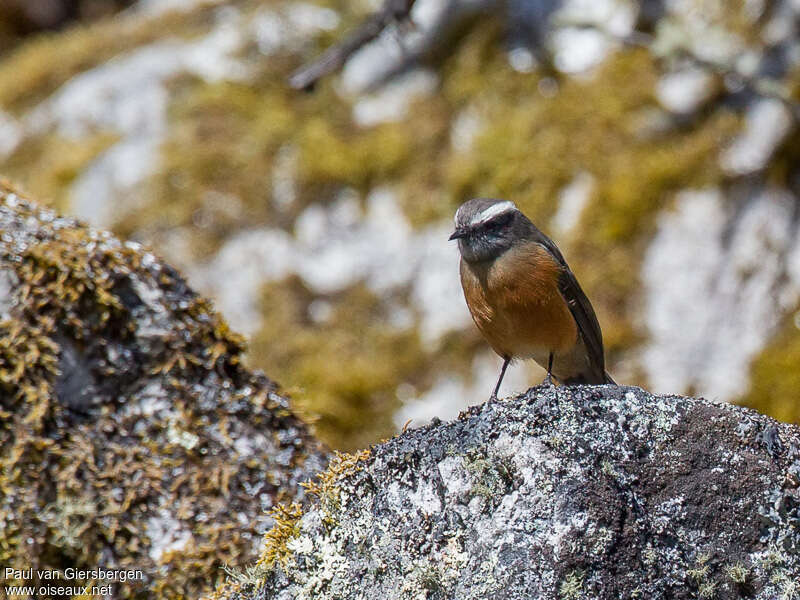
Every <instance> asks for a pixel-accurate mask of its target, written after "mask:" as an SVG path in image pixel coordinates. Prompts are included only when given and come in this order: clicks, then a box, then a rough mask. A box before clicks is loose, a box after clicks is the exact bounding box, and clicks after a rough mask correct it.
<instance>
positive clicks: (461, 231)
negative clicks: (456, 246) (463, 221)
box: [447, 227, 467, 240]
mask: <svg viewBox="0 0 800 600" xmlns="http://www.w3.org/2000/svg"><path fill="white" fill-rule="evenodd" d="M463 237H467V230H466V229H465V228H463V227H457V228H456V230H455V231H454V232H453V233H452V234H451V235H450V237H449V238H447V239H449V240H457V239H459V238H463Z"/></svg>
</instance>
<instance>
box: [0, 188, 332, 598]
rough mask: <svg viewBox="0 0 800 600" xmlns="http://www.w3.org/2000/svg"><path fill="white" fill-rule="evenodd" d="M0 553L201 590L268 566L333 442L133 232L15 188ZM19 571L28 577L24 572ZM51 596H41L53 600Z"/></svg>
mask: <svg viewBox="0 0 800 600" xmlns="http://www.w3.org/2000/svg"><path fill="white" fill-rule="evenodd" d="M0 232H1V233H0V564H1V565H2V566H3V568H4V572H3V574H4V576H5V577H4V579H5V582H4V585H13V584H15V583H17V584H24V585H39V584H40V583H42V584H43V583H45V581H44V578H43V577H41V578H40V577H39V576H38V575H36V574H35V573H36V571H42V572H45V571H46V572H52V571H53V570H58V571H59V572H60V573H62V575H64V574H65V573H66V570H67V569H70V568H72V569H82V570H92V569H106V570H134V571H135V572H136V573H134V574H133V575H132V576H129V575H122V576H121V577H123V578H124V579H126V580H125V581H122V580H121V579H120V577H116V576H115V577H111V578H108V577H105V576H100V577H92V576H91V575H89V576H88V577H86V578H84V577H78V578H74V579H73V577H71V576H70V574H69V573H66V574H65V575H64V576H63V578H62V580H61V581H59V585H65V586H66V585H69V586H72V585H78V583H90V581H89V580H90V579H93V580H94V582H95V583H96V584H97V585H98V586H104V585H111V590H110V594H103V595H107V597H112V598H128V597H144V596H147V597H154V598H176V597H192V596H197V595H199V594H201V593H202V592H204V591H207V590H209V589H211V588H213V586H214V584H215V582H217V581H218V580H221V579H223V578H224V576H225V575H224V572H223V571H222V569H221V567H222V566H224V565H225V564H226V563H229V564H232V565H236V564H239V563H244V562H247V561H248V560H253V559H254V558H255V557H256V553H257V549H258V547H259V545H260V541H261V534H262V533H263V531H264V529H267V528H268V527H269V526H270V525H271V524H272V519H271V518H270V517H268V516H267V515H266V514H265V513H264V511H265V509H269V508H271V507H272V506H273V504H275V503H276V502H278V501H289V500H302V497H303V490H302V488H299V486H298V483H299V482H301V481H303V480H305V479H307V478H308V477H310V476H311V474H313V473H314V472H316V471H317V470H319V469H320V468H321V467H323V466H324V464H325V462H326V456H327V451H326V450H325V449H324V448H323V447H322V446H321V444H320V443H318V442H317V441H316V440H315V438H314V437H313V436H312V434H311V433H310V432H309V430H308V428H307V427H306V426H305V424H304V423H302V422H301V421H300V420H298V418H297V417H295V416H294V415H293V414H292V413H291V412H290V410H289V403H288V400H287V399H286V398H285V397H284V396H282V395H280V394H279V393H278V388H277V386H276V384H275V383H274V382H272V381H270V380H269V379H267V378H266V377H265V376H264V375H261V374H258V373H253V372H251V371H249V370H247V369H246V368H245V367H244V366H242V361H241V355H242V351H243V348H244V344H243V339H242V338H240V337H239V336H238V335H236V334H234V333H232V332H231V331H229V330H228V327H227V325H226V324H225V321H224V320H222V318H221V317H219V315H217V314H216V313H215V312H214V310H213V309H212V307H211V305H210V303H209V302H208V301H207V300H205V299H203V298H201V297H199V296H197V295H196V294H195V293H194V292H193V291H192V290H191V289H189V288H188V287H187V286H186V284H185V282H184V280H183V279H182V278H181V276H180V275H179V274H178V273H177V272H176V271H175V270H174V269H172V268H170V267H169V266H168V265H166V264H164V263H163V262H161V261H160V260H159V259H158V258H156V256H154V255H153V254H151V253H150V252H149V251H147V250H145V249H143V248H142V247H140V246H139V245H137V244H134V243H124V242H121V241H119V240H118V239H116V238H114V237H113V236H111V235H110V234H108V233H104V232H101V231H96V230H94V229H91V228H87V227H85V226H83V225H81V224H79V223H77V222H76V221H74V220H72V219H66V218H61V217H59V216H57V215H56V214H55V213H53V212H52V211H49V210H45V209H42V208H40V207H38V206H37V205H35V204H33V203H31V202H29V201H28V200H26V199H24V198H23V197H22V196H21V195H20V194H18V193H17V192H15V191H14V190H13V189H12V188H11V187H10V186H8V185H6V184H1V185H0ZM6 568H11V569H16V570H18V571H24V570H27V569H33V570H34V575H32V576H26V574H25V573H24V572H20V573H16V574H13V573H12V574H10V576H9V574H7V573H6V572H5V569H6ZM48 595H49V594H41V593H40V594H38V595H36V597H46V596H48Z"/></svg>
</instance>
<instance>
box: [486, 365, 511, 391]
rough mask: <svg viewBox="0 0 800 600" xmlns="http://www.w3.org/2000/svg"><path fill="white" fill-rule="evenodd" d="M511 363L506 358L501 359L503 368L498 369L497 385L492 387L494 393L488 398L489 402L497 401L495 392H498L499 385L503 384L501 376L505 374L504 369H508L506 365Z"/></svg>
mask: <svg viewBox="0 0 800 600" xmlns="http://www.w3.org/2000/svg"><path fill="white" fill-rule="evenodd" d="M510 362H511V358H510V357H508V356H504V357H503V367H502V368H501V369H500V378H499V379H498V380H497V385H496V386H494V391H493V392H492V395H491V396H490V397H489V400H497V392H499V391H500V384H501V383H503V376H504V375H505V374H506V369H507V368H508V363H510Z"/></svg>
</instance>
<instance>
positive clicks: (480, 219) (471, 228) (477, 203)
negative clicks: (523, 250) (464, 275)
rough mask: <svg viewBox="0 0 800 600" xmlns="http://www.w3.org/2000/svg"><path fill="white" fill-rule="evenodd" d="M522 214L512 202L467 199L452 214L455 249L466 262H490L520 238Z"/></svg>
mask: <svg viewBox="0 0 800 600" xmlns="http://www.w3.org/2000/svg"><path fill="white" fill-rule="evenodd" d="M522 220H525V217H524V215H523V214H522V213H521V212H520V211H519V209H518V208H517V207H516V205H515V204H514V203H513V202H509V201H508V200H494V199H490V198H473V199H472V200H467V201H466V202H464V204H462V205H461V206H460V207H459V208H458V210H457V211H456V216H455V218H454V221H455V225H456V229H455V231H454V232H453V234H452V235H451V236H450V239H451V240H458V250H459V252H461V256H462V257H463V259H464V260H465V261H467V262H471V263H472V262H481V261H486V260H493V259H495V258H497V257H498V256H500V255H501V254H503V252H505V251H506V250H508V249H509V248H511V246H513V245H514V242H515V241H518V240H519V239H520V238H521V237H523V235H524V229H525V227H524V224H523V223H522V222H521V221H522Z"/></svg>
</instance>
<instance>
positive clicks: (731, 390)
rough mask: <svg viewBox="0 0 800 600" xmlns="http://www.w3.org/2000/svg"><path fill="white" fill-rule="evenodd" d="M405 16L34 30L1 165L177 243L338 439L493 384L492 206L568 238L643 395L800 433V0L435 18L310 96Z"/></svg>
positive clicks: (9, 99)
mask: <svg viewBox="0 0 800 600" xmlns="http://www.w3.org/2000/svg"><path fill="white" fill-rule="evenodd" d="M17 1H20V0H17ZM380 3H381V2H380V1H379V0H371V1H358V2H353V1H349V0H211V1H208V0H181V1H174V0H172V1H168V0H139V1H138V2H136V3H135V5H134V6H132V7H131V8H130V9H129V10H126V11H125V12H124V13H122V14H120V15H118V16H117V17H116V18H114V19H109V20H103V21H100V22H96V23H93V24H91V25H90V26H86V27H81V28H72V29H69V30H67V31H64V32H63V33H60V34H58V35H53V36H47V37H44V38H38V39H35V40H31V41H30V42H28V43H25V44H23V45H21V46H20V47H19V48H18V49H17V51H15V52H14V53H12V54H9V55H8V56H7V57H5V58H4V59H2V60H0V172H2V173H4V174H6V175H8V176H11V177H13V178H14V179H15V180H17V181H21V182H23V183H24V184H25V185H26V186H27V187H28V189H30V190H32V191H33V192H34V193H35V194H36V195H37V197H39V198H42V199H47V200H49V201H51V202H52V203H53V205H54V206H55V207H56V208H58V209H59V210H60V211H62V212H64V213H66V214H72V215H77V216H78V217H80V218H85V219H89V220H91V222H92V223H93V224H94V225H96V226H99V227H104V228H109V229H111V230H112V231H114V232H115V233H116V234H118V235H121V236H122V237H124V238H125V239H136V240H139V241H142V242H144V243H146V244H147V245H148V246H150V247H152V248H156V249H158V252H159V253H160V254H161V255H163V256H164V257H165V258H166V259H167V260H168V261H169V262H170V263H171V264H173V265H176V266H178V267H179V268H181V270H182V272H183V273H184V274H185V275H186V277H187V280H188V281H189V283H190V284H191V285H192V287H193V288H195V289H197V290H199V291H201V292H202V293H203V294H204V295H206V296H208V297H210V298H213V299H214V301H215V303H216V306H217V307H218V308H219V309H220V311H221V312H222V314H223V315H225V316H226V318H227V319H228V321H229V322H230V323H231V325H232V326H233V327H234V328H235V329H236V330H237V331H239V332H241V333H243V334H245V335H248V336H250V341H251V343H250V345H249V347H250V352H249V353H248V360H249V361H250V364H252V365H254V366H257V367H259V368H262V369H264V370H265V371H266V372H268V373H280V378H281V381H282V382H283V383H284V384H285V385H287V386H293V387H294V386H296V387H298V388H301V389H302V390H303V393H302V394H298V395H297V402H298V403H299V404H301V407H302V409H303V410H305V411H307V412H308V413H310V414H314V415H317V416H318V417H319V419H318V421H317V430H318V431H319V434H320V436H322V437H323V438H324V439H325V440H327V441H328V442H329V443H330V444H331V445H333V446H335V447H337V448H340V449H354V448H359V447H362V446H364V445H367V444H369V443H374V442H375V441H376V440H378V439H380V438H382V437H386V436H388V435H391V434H392V433H394V432H395V431H396V429H397V427H399V426H402V425H403V423H405V422H406V420H407V419H414V420H415V421H416V422H417V423H424V422H427V420H429V419H430V418H431V417H432V416H433V415H434V414H435V415H438V416H439V417H441V418H445V417H448V416H455V414H457V412H458V410H460V409H462V408H463V407H464V406H466V405H468V404H469V403H476V402H479V401H480V400H481V399H482V396H483V394H485V391H484V390H485V389H486V388H488V387H490V386H491V385H492V384H493V383H494V379H495V378H496V374H497V368H498V367H499V365H497V364H496V363H495V362H494V361H495V360H497V359H496V358H495V357H494V356H493V354H492V353H491V351H490V350H489V349H488V348H487V346H486V344H485V343H484V342H483V340H482V339H481V338H480V336H479V334H478V333H477V331H476V330H475V327H474V325H473V324H472V322H471V319H470V317H469V313H468V311H467V310H466V306H465V304H464V303H463V301H462V300H461V298H460V295H461V292H460V289H459V282H458V266H457V263H458V252H457V250H456V248H455V247H454V245H453V244H452V242H448V241H447V236H448V234H449V231H448V228H449V227H450V226H451V222H452V221H451V218H452V215H453V212H454V211H455V208H456V207H457V206H458V205H459V204H460V203H461V202H462V201H463V200H465V199H466V198H468V197H470V196H476V195H489V196H500V197H508V198H509V199H512V200H514V201H515V202H517V204H518V205H519V206H520V208H522V209H523V210H524V211H525V212H526V213H527V214H529V215H530V216H531V218H532V219H533V220H534V222H536V223H537V224H538V225H540V226H541V227H542V229H543V230H545V231H546V232H547V233H549V234H551V235H552V237H553V238H554V239H556V240H557V242H558V244H559V247H560V248H561V249H562V250H563V251H564V253H565V255H566V257H567V259H568V261H569V263H570V265H571V267H572V268H573V270H574V271H575V272H576V274H577V275H578V278H579V279H580V281H581V285H582V286H583V287H584V289H585V290H586V292H587V294H588V296H589V297H590V298H591V300H592V304H593V306H594V307H595V309H596V310H597V313H598V318H599V320H600V323H601V325H602V328H603V335H604V342H605V348H606V351H607V362H608V365H609V370H610V372H611V373H612V375H614V376H615V377H616V378H617V379H618V380H621V381H625V382H627V383H635V384H639V385H642V386H645V387H648V388H649V389H653V390H657V391H661V392H670V393H687V392H688V391H689V390H693V391H696V392H697V393H699V394H701V395H706V396H710V397H715V398H722V399H726V400H742V399H744V401H746V402H747V403H748V404H749V405H750V406H753V407H755V408H757V409H759V410H761V411H762V412H766V413H768V414H770V415H771V416H774V417H776V418H780V419H783V420H787V421H798V420H800V402H798V401H797V394H795V393H793V390H794V389H795V387H796V386H795V387H792V384H791V382H788V380H787V379H786V377H785V374H786V372H787V370H789V371H792V372H800V352H797V351H794V350H792V351H788V352H787V351H785V350H784V349H785V348H786V347H790V348H792V349H793V348H796V347H800V329H798V328H797V327H796V326H795V324H794V321H795V320H796V319H795V314H796V313H797V311H798V309H800V241H798V240H800V235H798V231H799V230H798V225H799V223H798V220H797V219H796V218H795V216H794V215H795V214H796V210H797V205H798V192H799V191H800V190H799V189H798V183H797V182H798V181H800V175H798V165H800V160H799V159H798V157H799V156H800V145H799V144H798V143H797V142H798V140H800V136H798V134H797V133H798V127H799V124H800V120H799V119H798V118H797V117H798V110H797V99H798V98H800V76H798V74H799V73H800V52H798V40H800V33H799V31H800V30H799V29H798V17H799V16H800V4H798V2H796V1H795V0H774V1H770V2H764V1H748V2H743V1H741V2H730V1H726V0H675V1H669V2H667V1H665V0H593V1H591V2H587V1H586V0H558V1H555V0H549V1H546V2H545V1H542V0H511V1H509V2H497V1H496V0H417V2H415V3H414V7H413V11H412V13H411V18H412V20H413V22H414V24H415V26H414V27H413V28H405V27H400V28H390V31H388V32H386V34H385V35H383V36H381V37H379V38H378V39H376V40H374V41H373V42H371V43H369V44H367V45H366V46H365V47H364V48H363V49H362V50H361V51H359V52H357V53H355V54H354V55H353V56H352V57H351V59H350V60H349V61H347V63H346V64H345V65H344V68H343V70H342V72H341V73H337V74H332V75H330V76H329V77H327V78H325V79H323V80H321V81H320V82H319V85H317V86H316V88H315V90H314V91H313V92H311V93H300V92H297V91H295V90H293V89H291V88H290V86H289V85H288V84H287V78H288V77H289V76H290V74H291V73H292V72H293V71H294V70H295V69H296V68H298V67H299V66H301V65H302V64H304V63H307V62H308V61H311V60H313V59H314V58H315V57H317V56H319V55H320V54H322V53H323V52H325V51H326V50H327V49H329V48H331V47H332V46H334V45H335V44H336V43H337V42H341V41H342V40H344V39H346V38H347V36H348V34H349V33H350V32H352V31H353V30H354V29H355V28H357V27H358V25H359V23H361V22H362V21H363V20H364V19H365V18H367V16H368V14H369V13H371V12H372V11H374V10H375V8H376V5H378V4H380ZM398 39H400V40H402V43H400V44H398ZM417 59H419V60H417ZM387 75H388V80H386V81H383V80H382V79H381V77H382V76H387ZM687 265H691V268H687ZM665 282H669V284H666V283H665ZM687 292H688V293H687ZM776 299H777V301H776ZM686 323H690V324H691V326H690V327H686V326H685V324H686ZM276 338H280V339H283V340H286V341H285V342H284V343H282V344H275V343H273V340H274V339H276ZM343 363H346V364H348V366H349V369H348V370H347V372H345V370H343V369H341V368H340V365H341V364H343ZM533 369H536V367H534V366H532V365H531V364H530V363H522V362H521V363H519V364H518V365H514V366H512V369H511V371H510V372H509V376H508V378H507V380H506V381H505V382H504V392H505V393H510V392H511V391H522V390H524V389H526V388H527V387H528V386H529V385H530V382H531V381H534V380H538V378H540V377H541V375H539V374H537V373H536V372H534V371H533Z"/></svg>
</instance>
